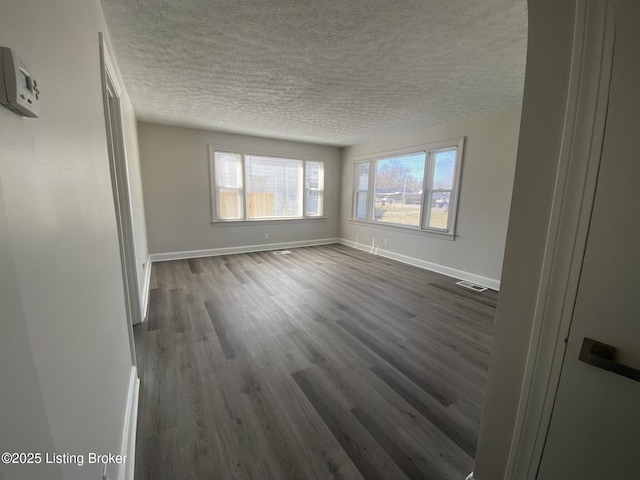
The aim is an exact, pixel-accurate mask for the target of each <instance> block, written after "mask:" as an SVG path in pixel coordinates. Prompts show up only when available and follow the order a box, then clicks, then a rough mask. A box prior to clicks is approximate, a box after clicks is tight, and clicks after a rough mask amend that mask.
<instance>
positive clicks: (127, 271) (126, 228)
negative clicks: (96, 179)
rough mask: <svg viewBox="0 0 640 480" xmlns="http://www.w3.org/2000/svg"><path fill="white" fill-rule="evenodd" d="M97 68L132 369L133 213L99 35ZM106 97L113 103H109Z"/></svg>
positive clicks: (113, 85) (135, 295)
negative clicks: (99, 71)
mask: <svg viewBox="0 0 640 480" xmlns="http://www.w3.org/2000/svg"><path fill="white" fill-rule="evenodd" d="M98 35H99V44H100V67H101V77H102V99H103V103H104V115H105V129H106V136H107V144H108V145H107V146H108V148H107V150H108V154H109V172H110V175H111V188H112V190H113V202H114V208H115V215H116V223H117V226H118V243H119V247H120V263H121V266H122V283H123V287H124V296H125V309H126V314H127V318H126V320H127V328H128V331H129V346H130V349H131V357H132V361H133V365H136V355H135V344H134V339H133V329H132V326H133V325H136V324H138V323H141V322H142V309H141V303H140V293H139V292H140V290H139V285H138V274H137V271H136V255H135V252H136V249H135V237H134V234H133V212H132V209H131V200H130V195H129V174H128V170H127V157H126V150H125V147H124V132H123V129H122V113H121V109H120V95H121V94H122V89H121V88H120V85H119V82H118V80H117V77H116V75H115V69H114V67H113V63H112V62H111V59H110V57H109V52H108V50H107V46H106V44H105V41H104V37H103V35H102V33H99V34H98ZM110 94H111V98H113V101H110Z"/></svg>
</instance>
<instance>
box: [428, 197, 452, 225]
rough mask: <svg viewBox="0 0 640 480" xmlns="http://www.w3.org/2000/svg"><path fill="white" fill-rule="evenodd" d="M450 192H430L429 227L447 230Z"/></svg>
mask: <svg viewBox="0 0 640 480" xmlns="http://www.w3.org/2000/svg"><path fill="white" fill-rule="evenodd" d="M450 200H451V192H436V193H433V194H431V211H430V214H429V227H430V228H441V229H443V230H447V228H448V223H449V201H450Z"/></svg>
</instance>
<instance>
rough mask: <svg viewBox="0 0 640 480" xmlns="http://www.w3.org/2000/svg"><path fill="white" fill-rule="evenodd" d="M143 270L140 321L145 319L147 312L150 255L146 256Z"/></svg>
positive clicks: (149, 284)
mask: <svg viewBox="0 0 640 480" xmlns="http://www.w3.org/2000/svg"><path fill="white" fill-rule="evenodd" d="M145 265H146V266H145V270H144V285H142V299H141V300H142V301H141V302H140V303H141V305H142V321H143V322H144V321H145V320H146V319H147V314H148V313H149V289H150V286H151V256H150V255H149V256H147V263H146V264H145Z"/></svg>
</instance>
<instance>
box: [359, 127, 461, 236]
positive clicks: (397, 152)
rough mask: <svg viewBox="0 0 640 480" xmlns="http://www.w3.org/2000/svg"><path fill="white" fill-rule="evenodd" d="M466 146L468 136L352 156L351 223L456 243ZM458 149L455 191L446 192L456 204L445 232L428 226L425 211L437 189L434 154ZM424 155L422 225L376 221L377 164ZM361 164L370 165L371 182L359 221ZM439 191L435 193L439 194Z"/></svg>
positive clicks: (451, 211) (426, 212)
mask: <svg viewBox="0 0 640 480" xmlns="http://www.w3.org/2000/svg"><path fill="white" fill-rule="evenodd" d="M464 143H465V137H458V138H452V139H448V140H441V141H437V142H430V143H425V144H421V145H414V146H411V147H404V148H397V149H393V150H385V151H382V152H376V153H372V154H363V155H356V156H354V157H352V162H353V170H352V172H353V182H352V193H351V195H352V200H351V216H350V219H349V220H350V221H351V222H354V223H365V224H367V225H369V226H374V225H375V226H376V227H382V228H392V229H399V230H402V231H405V232H412V233H420V234H426V235H428V236H434V237H440V238H448V239H451V240H453V239H454V238H455V235H456V223H457V222H456V221H457V216H458V207H459V205H458V202H459V196H460V184H461V182H462V162H463V159H464ZM453 148H455V149H456V150H457V154H456V171H455V179H454V182H453V186H452V187H453V188H452V189H451V190H449V189H445V190H446V191H451V196H450V198H451V200H450V202H449V203H450V205H453V208H450V210H449V217H448V224H449V228H448V230H443V229H439V228H433V227H428V226H427V221H428V218H429V212H428V211H427V210H428V209H427V208H425V205H426V204H427V203H428V202H430V198H431V193H433V192H434V189H433V188H432V187H431V185H432V180H433V179H432V178H431V177H432V175H433V173H432V172H433V169H434V167H433V163H432V162H433V155H434V154H435V153H437V152H439V151H447V150H450V149H453ZM420 152H424V153H425V155H426V158H425V172H424V180H423V195H422V204H421V207H420V208H421V215H420V224H419V225H418V226H417V227H416V226H411V225H402V224H394V223H388V222H377V221H375V218H374V209H375V205H374V204H375V202H374V195H375V193H374V192H373V190H374V188H373V187H374V185H375V162H376V161H378V160H384V159H387V158H390V157H397V156H402V155H408V154H412V153H420ZM361 163H369V182H368V184H367V188H368V190H367V206H366V213H365V219H360V218H357V217H356V207H357V206H356V201H357V195H356V194H357V192H359V191H362V190H358V188H357V187H358V178H357V175H356V174H357V170H358V165H359V164H361ZM439 190H440V189H438V190H436V191H439Z"/></svg>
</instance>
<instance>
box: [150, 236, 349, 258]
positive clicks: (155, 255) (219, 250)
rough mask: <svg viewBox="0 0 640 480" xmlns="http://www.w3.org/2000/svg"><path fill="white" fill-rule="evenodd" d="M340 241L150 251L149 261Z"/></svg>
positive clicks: (279, 248)
mask: <svg viewBox="0 0 640 480" xmlns="http://www.w3.org/2000/svg"><path fill="white" fill-rule="evenodd" d="M331 243H340V240H339V239H338V238H321V239H318V240H303V241H300V242H283V243H264V244H261V245H244V246H240V247H226V248H211V249H207V250H188V251H183V252H167V253H152V254H151V255H149V258H150V259H151V262H164V261H166V260H184V259H187V258H199V257H216V256H219V255H231V254H234V253H253V252H265V251H268V250H283V249H287V248H297V247H314V246H316V245H328V244H331Z"/></svg>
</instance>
